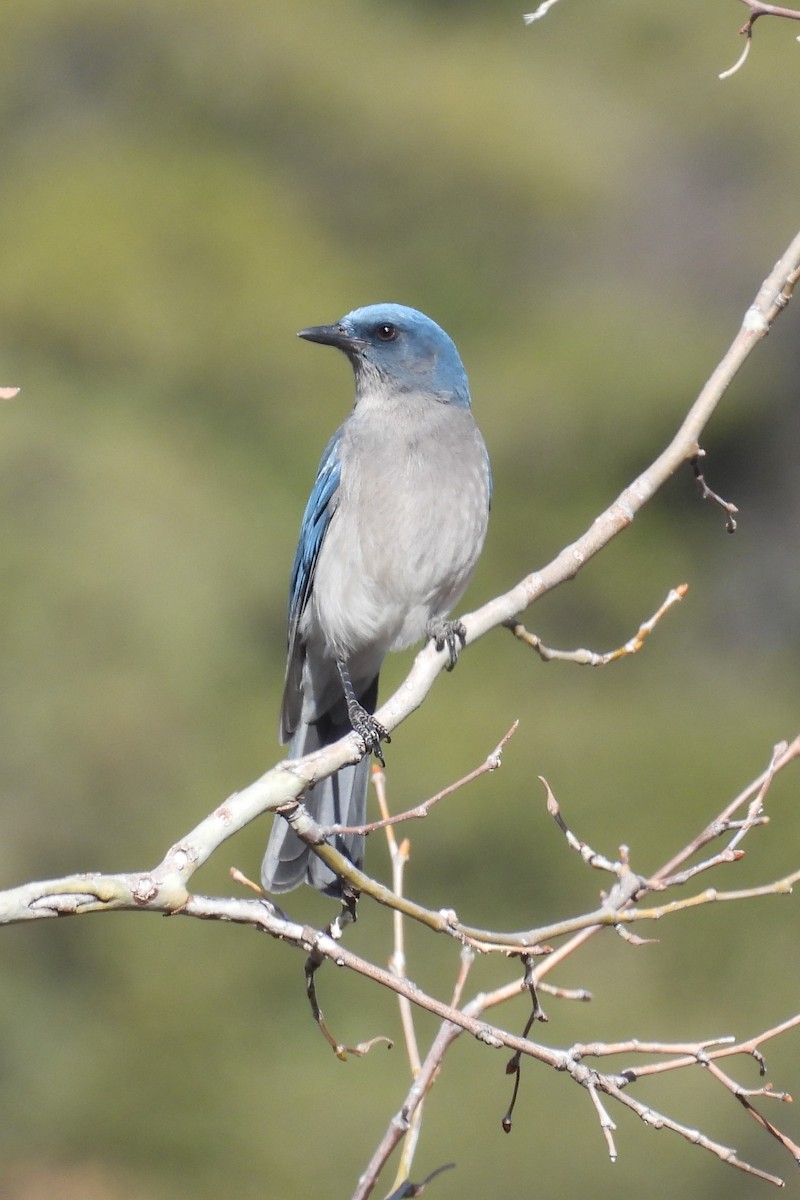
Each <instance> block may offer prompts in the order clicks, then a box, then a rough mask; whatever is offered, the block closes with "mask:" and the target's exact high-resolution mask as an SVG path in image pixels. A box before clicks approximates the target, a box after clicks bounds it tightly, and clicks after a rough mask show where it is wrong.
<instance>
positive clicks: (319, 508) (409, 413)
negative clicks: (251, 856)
mask: <svg viewBox="0 0 800 1200" xmlns="http://www.w3.org/2000/svg"><path fill="white" fill-rule="evenodd" d="M299 336H300V337H302V338H306V339H307V340H308V341H311V342H321V343H322V344H323V345H328V346H336V347H338V348H339V349H340V350H343V351H344V353H345V354H346V355H347V357H348V358H349V359H350V362H351V364H352V366H353V370H354V373H355V383H356V400H355V407H354V408H353V410H352V412H351V413H350V415H349V416H348V417H347V419H346V420H345V422H344V424H343V425H342V426H341V427H340V428H339V429H338V430H337V431H336V433H335V434H334V435H333V437H332V438H331V440H330V441H329V442H328V445H327V446H326V448H325V452H324V454H323V456H322V462H321V463H320V466H319V470H318V471H317V478H316V481H315V483H314V487H313V489H312V492H311V496H310V498H309V501H308V504H307V506H306V511H305V514H304V516H303V524H302V528H301V531H300V541H299V544H298V547H297V553H296V555H295V560H294V566H293V568H292V580H291V588H290V595H289V653H288V659H287V665H286V682H285V687H284V693H283V708H282V712H281V741H283V742H286V741H288V740H289V739H290V738H291V741H292V744H291V749H290V755H291V757H293V758H299V757H300V756H301V755H304V754H309V753H311V752H312V751H314V750H318V749H320V748H321V747H322V746H326V745H330V744H331V743H332V742H334V741H338V740H339V738H341V737H343V736H344V735H345V734H346V733H349V732H350V731H351V729H355V730H356V732H358V733H359V734H360V735H361V738H362V740H363V743H364V758H362V760H361V761H360V762H358V763H356V764H354V765H351V766H346V767H342V768H341V769H340V770H339V771H337V773H336V774H335V775H333V776H332V777H330V778H329V779H324V780H322V781H320V782H319V783H318V784H316V786H315V787H314V788H313V790H311V791H310V792H309V794H308V795H307V796H306V797H305V798H304V799H305V804H306V806H307V808H308V809H309V811H310V812H311V814H312V816H313V817H314V818H315V819H316V820H317V821H318V822H319V823H320V824H321V825H333V824H340V825H362V824H363V823H364V821H365V819H366V802H367V785H368V781H369V765H370V752H373V753H374V754H375V755H376V756H377V757H378V758H379V759H380V757H381V751H380V743H381V741H388V736H387V734H386V730H385V729H383V727H382V726H381V725H379V724H378V723H377V721H375V719H374V717H373V716H372V714H373V713H374V711H375V708H376V705H377V696H378V673H379V671H380V668H381V664H382V662H383V659H384V657H385V656H386V654H387V652H388V651H389V650H402V649H404V648H405V647H406V646H410V645H412V644H413V643H414V642H418V641H420V640H422V639H423V638H425V637H431V638H434V639H435V641H436V644H437V646H438V648H439V649H444V647H445V645H446V646H447V647H448V649H449V652H450V666H452V665H453V664H454V663H455V658H456V653H457V650H458V640H459V639H462V640H463V634H464V631H463V627H461V626H460V625H459V623H458V622H450V621H446V620H445V618H446V616H447V614H448V613H449V612H450V610H451V608H452V607H453V605H454V604H456V603H457V602H458V600H459V599H460V597H461V594H462V592H463V591H464V588H465V587H466V585H467V582H468V580H469V577H470V575H471V574H472V571H473V568H474V566H475V563H476V562H477V559H478V555H479V554H480V552H481V548H482V546H483V540H484V537H485V534H486V525H487V521H488V516H489V504H490V500H491V490H492V480H491V471H490V467H489V458H488V455H487V453H486V446H485V445H484V441H483V438H482V437H481V435H480V432H479V430H478V427H477V425H476V424H475V420H474V418H473V416H472V412H471V409H470V396H469V385H468V383H467V376H466V372H465V371H464V367H463V365H462V363H461V359H460V358H459V355H458V351H457V350H456V347H455V345H454V344H453V342H452V341H451V339H450V338H449V337H448V335H447V334H446V333H445V332H444V330H443V329H440V328H439V326H438V325H437V324H436V323H435V322H434V321H431V320H430V318H428V317H426V316H424V315H423V314H422V313H421V312H417V311H416V309H413V308H406V307H405V306H403V305H400V304H373V305H370V306H369V307H367V308H359V309H356V310H355V312H351V313H348V315H347V316H346V317H342V319H341V321H339V322H338V324H336V325H321V326H317V327H315V328H313V329H304V330H302V331H301V333H300V334H299ZM381 761H382V760H381ZM335 844H336V846H337V847H338V848H339V849H340V850H341V851H342V852H343V853H345V854H346V855H347V856H348V857H349V858H350V859H351V860H352V861H353V862H354V863H355V864H356V865H357V866H360V865H361V863H362V860H363V855H364V838H363V836H362V835H357V834H356V835H352V834H351V835H347V834H344V835H340V836H338V837H337V838H336V840H335ZM261 878H262V882H263V884H264V887H265V888H266V889H267V891H270V892H284V891H289V890H290V889H291V888H294V887H297V885H298V884H300V883H303V882H307V883H311V884H313V885H314V887H317V888H319V889H320V890H321V891H325V892H328V893H329V894H330V895H339V894H340V890H341V889H340V885H339V881H338V879H337V878H336V876H335V875H334V874H333V872H332V871H330V870H329V869H328V867H326V866H325V864H324V863H323V862H322V861H321V860H320V859H319V858H317V856H316V855H315V854H313V853H312V852H311V851H309V848H308V846H306V845H305V843H303V842H302V841H301V840H300V839H299V838H298V837H297V836H296V835H295V833H294V832H293V831H292V830H291V828H290V827H289V825H288V824H287V822H286V821H285V820H284V819H283V818H282V817H276V818H275V823H274V826H273V830H272V834H271V837H270V840H269V845H268V846H267V853H266V856H265V858H264V864H263V867H262V871H261Z"/></svg>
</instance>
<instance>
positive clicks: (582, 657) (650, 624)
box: [503, 583, 689, 667]
mask: <svg viewBox="0 0 800 1200" xmlns="http://www.w3.org/2000/svg"><path fill="white" fill-rule="evenodd" d="M688 590H689V585H688V583H681V584H679V585H678V587H676V588H672V590H671V591H670V593H669V595H668V596H667V598H666V600H665V601H664V603H663V604H662V605H661V607H660V608H659V609H658V610H657V612H655V613H653V615H652V617H650V619H649V621H644V622H643V623H642V624H641V625H640V626H639V628H638V630H637V632H636V633H635V634H634V636H633V637H632V638H630V639H629V641H627V642H626V643H625V645H624V646H618V647H617V649H616V650H608V651H606V653H605V654H597V653H596V652H595V651H594V650H585V649H583V648H580V649H578V650H554V649H553V648H552V647H550V646H545V644H544V643H543V642H542V640H541V638H540V637H538V636H537V635H536V634H535V633H529V632H528V630H527V629H526V628H525V626H524V625H523V624H522V622H521V621H518V620H516V618H513V617H512V618H511V619H510V620H508V621H504V622H503V624H504V625H505V627H506V629H510V630H511V632H512V633H513V634H514V637H515V638H519V640H520V641H521V642H525V644H526V645H528V646H531V647H532V648H533V649H534V650H535V651H536V652H537V654H538V655H539V657H540V658H541V660H542V662H552V661H553V660H554V659H557V660H558V661H559V662H574V663H578V664H579V665H580V666H582V667H605V666H607V665H608V663H612V662H617V660H618V659H620V658H626V657H627V656H628V655H629V654H638V653H639V651H640V650H641V648H642V646H643V645H644V639H645V638H646V637H647V635H648V634H649V633H652V631H653V629H655V627H656V625H657V624H658V622H659V621H660V620H661V618H662V617H663V616H664V613H666V612H667V611H668V609H670V608H672V606H673V604H677V603H678V601H679V600H682V599H683V597H684V596H685V595H686V593H687V592H688Z"/></svg>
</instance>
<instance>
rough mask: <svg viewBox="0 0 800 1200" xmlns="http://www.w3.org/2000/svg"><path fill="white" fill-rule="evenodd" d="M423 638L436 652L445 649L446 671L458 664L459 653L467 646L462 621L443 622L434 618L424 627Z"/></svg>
mask: <svg viewBox="0 0 800 1200" xmlns="http://www.w3.org/2000/svg"><path fill="white" fill-rule="evenodd" d="M425 637H426V638H427V640H428V641H430V642H433V644H434V645H435V647H436V649H437V650H444V648H445V646H446V647H447V653H448V655H449V656H450V657H449V661H448V663H447V670H448V671H452V669H453V667H454V666H455V665H456V663H457V662H458V655H459V653H460V651H461V650H462V648H463V647H464V646H466V644H467V631H466V628H465V627H464V623H463V621H443V620H442V619H441V617H434V618H433V619H432V620H430V621H428V624H427V625H426V627H425Z"/></svg>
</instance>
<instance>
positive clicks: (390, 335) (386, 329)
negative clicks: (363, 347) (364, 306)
mask: <svg viewBox="0 0 800 1200" xmlns="http://www.w3.org/2000/svg"><path fill="white" fill-rule="evenodd" d="M375 337H376V338H378V340H379V341H381V342H393V341H394V339H395V338H396V337H397V326H396V325H390V324H389V322H388V321H386V322H384V323H383V324H382V325H376V326H375Z"/></svg>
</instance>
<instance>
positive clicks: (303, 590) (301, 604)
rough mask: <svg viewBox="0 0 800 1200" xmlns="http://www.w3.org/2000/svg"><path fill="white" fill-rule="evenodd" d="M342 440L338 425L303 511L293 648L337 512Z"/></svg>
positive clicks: (293, 591)
mask: <svg viewBox="0 0 800 1200" xmlns="http://www.w3.org/2000/svg"><path fill="white" fill-rule="evenodd" d="M341 440H342V435H341V430H339V429H337V431H336V433H335V434H334V435H333V437H332V438H331V440H330V441H329V442H328V444H327V446H326V447H325V451H324V453H323V455H322V461H321V462H320V464H319V467H318V468H317V477H316V479H315V480H314V486H313V488H312V489H311V495H310V496H309V498H308V504H307V505H306V511H305V512H304V513H303V523H302V525H301V527H300V540H299V541H298V543H297V552H296V554H295V556H294V564H293V566H292V580H291V584H290V586H289V652H290V653H291V649H292V644H293V642H294V639H295V635H296V633H297V625H298V622H299V620H300V618H301V617H302V615H303V610H304V609H305V606H306V604H307V603H308V597H309V596H310V595H311V588H312V586H313V584H314V570H315V568H316V565H317V559H318V558H319V552H320V550H321V548H322V542H323V539H324V537H325V534H326V533H327V531H328V526H329V525H330V523H331V518H332V517H333V514H334V513H335V512H336V502H337V499H338V493H339V478H340V475H341V467H340V463H339V443H340V442H341Z"/></svg>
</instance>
